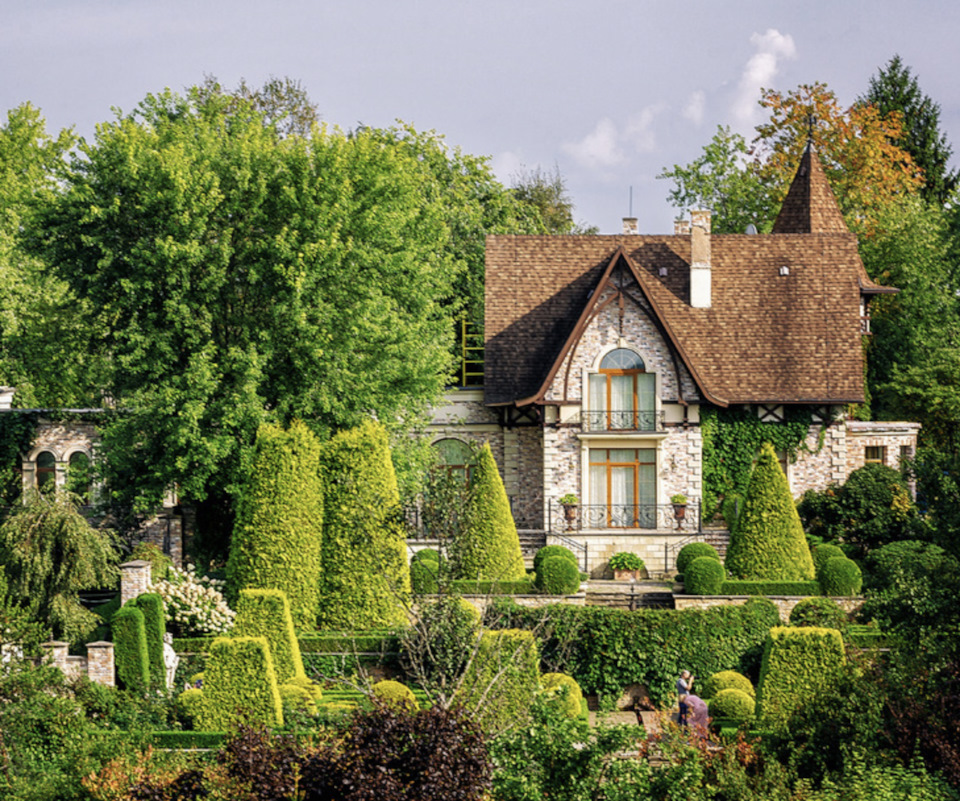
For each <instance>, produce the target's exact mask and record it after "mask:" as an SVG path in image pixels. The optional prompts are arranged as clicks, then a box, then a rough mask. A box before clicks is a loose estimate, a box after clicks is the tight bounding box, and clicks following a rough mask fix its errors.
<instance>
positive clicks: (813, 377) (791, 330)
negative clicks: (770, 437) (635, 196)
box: [485, 159, 886, 405]
mask: <svg viewBox="0 0 960 801" xmlns="http://www.w3.org/2000/svg"><path fill="white" fill-rule="evenodd" d="M808 161H809V163H810V164H816V170H809V171H808V172H815V171H817V170H818V171H819V173H820V175H821V176H822V169H820V168H819V163H818V162H819V160H818V159H808ZM825 180H826V179H825V177H824V181H825ZM797 181H800V182H801V183H804V184H806V185H807V186H808V187H809V186H811V185H813V186H816V184H817V182H818V179H816V178H813V179H809V178H808V177H807V176H801V175H799V174H798V178H797V180H795V183H797ZM827 190H828V191H829V186H827ZM791 193H793V189H791ZM816 194H817V193H816V192H814V193H813V195H812V196H814V197H815V196H816ZM788 199H789V196H788ZM785 205H786V204H785ZM834 205H835V202H834ZM838 213H839V212H838ZM827 216H828V215H825V214H820V215H819V216H818V215H814V216H813V218H814V219H818V220H820V222H817V223H816V224H817V225H825V224H826V222H825V220H826V219H827ZM781 217H784V215H783V214H781ZM778 222H780V220H779V219H778ZM840 222H841V223H842V218H841V220H840ZM711 251H712V284H713V287H712V305H711V307H710V308H706V309H695V308H692V307H691V306H690V305H689V273H690V237H689V236H623V235H618V236H559V237H558V236H491V237H488V239H487V261H486V266H487V296H486V332H485V333H486V352H485V359H486V364H485V398H486V402H487V403H489V404H510V403H517V402H518V401H520V402H539V401H541V400H542V398H543V396H544V393H545V392H546V388H547V382H548V379H549V378H550V377H551V376H552V374H553V372H555V370H556V368H557V367H558V366H559V363H560V361H561V360H562V358H563V356H564V354H565V352H566V350H567V349H568V348H569V347H570V346H571V345H572V336H571V335H572V334H573V332H574V329H575V326H576V325H577V322H578V320H579V319H581V318H584V319H585V316H586V314H587V313H588V310H589V308H590V306H591V304H592V303H593V302H594V300H595V299H597V298H599V292H597V290H598V289H600V286H601V282H602V280H603V277H604V275H605V273H609V271H610V269H611V267H612V265H613V264H614V262H616V261H618V260H622V262H623V263H626V264H627V266H628V267H629V268H630V271H631V272H632V274H633V275H634V278H635V279H636V283H637V285H638V287H639V290H640V291H641V292H642V294H643V295H644V296H645V297H646V299H647V300H648V301H649V302H650V304H651V306H652V308H653V310H654V312H655V314H656V315H657V317H658V318H659V320H660V322H661V324H662V327H663V331H664V333H665V335H666V338H667V340H668V341H669V342H670V344H671V347H672V348H673V349H674V351H675V353H676V355H677V356H678V357H679V359H680V360H681V361H682V362H683V363H685V364H686V366H687V368H688V369H689V370H690V372H691V375H692V376H693V377H694V380H695V381H696V383H697V384H698V386H699V388H700V391H701V393H702V394H703V396H704V398H705V399H706V400H708V401H711V402H713V403H716V404H718V405H726V404H734V403H850V402H859V401H862V400H863V396H864V395H863V353H862V347H861V342H860V308H859V304H860V295H861V293H862V292H871V291H873V292H876V291H884V290H886V288H884V287H879V286H878V285H876V284H874V283H873V282H872V281H870V280H869V278H868V277H867V275H866V271H865V270H864V268H863V264H862V262H861V261H860V257H859V254H858V252H857V240H856V237H855V236H854V235H853V234H851V233H850V232H849V231H848V230H847V229H846V226H844V229H843V231H819V232H804V233H789V232H786V231H781V232H779V233H777V234H769V235H754V236H750V235H742V234H727V235H716V236H712V237H711ZM664 267H665V268H666V276H665V277H663V278H661V268H664ZM781 267H788V268H789V271H788V274H787V275H781V269H780V268H781Z"/></svg>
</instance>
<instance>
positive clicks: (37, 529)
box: [0, 491, 120, 642]
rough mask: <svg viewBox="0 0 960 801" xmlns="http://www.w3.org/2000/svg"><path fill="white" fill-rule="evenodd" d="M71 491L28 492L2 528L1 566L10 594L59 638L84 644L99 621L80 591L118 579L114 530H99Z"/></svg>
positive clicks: (114, 582)
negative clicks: (84, 603)
mask: <svg viewBox="0 0 960 801" xmlns="http://www.w3.org/2000/svg"><path fill="white" fill-rule="evenodd" d="M78 502H79V499H78V498H77V497H76V496H74V495H70V494H69V493H67V492H53V493H42V494H41V493H39V492H35V491H31V492H29V493H28V494H27V495H26V496H25V498H24V503H23V505H21V506H16V507H14V509H13V510H12V511H11V513H10V515H9V517H7V519H6V520H5V521H4V522H3V524H2V525H0V566H2V567H3V570H4V572H5V573H6V577H7V582H8V584H9V595H10V597H11V598H12V599H14V600H16V601H17V602H18V603H19V604H20V605H21V606H23V607H25V608H29V609H31V611H33V613H34V614H35V615H36V617H37V618H38V619H39V620H40V621H41V622H42V623H44V624H45V625H46V626H47V627H49V628H50V629H51V630H52V632H53V636H54V637H55V638H57V639H62V640H67V641H70V642H78V641H80V640H81V639H82V638H83V637H84V636H85V635H86V634H88V633H90V632H91V631H93V629H94V628H96V626H97V623H98V622H99V618H97V616H96V615H94V614H93V613H92V612H89V611H87V610H86V609H84V607H83V606H82V605H81V604H80V598H79V592H80V591H81V590H90V589H100V588H103V587H113V586H115V585H116V583H117V581H118V580H119V577H120V574H119V571H118V570H117V561H118V556H119V554H118V552H117V550H116V549H115V547H114V535H113V532H111V531H108V530H104V529H97V528H94V527H93V526H91V525H90V523H89V521H88V520H87V519H86V518H85V517H84V516H83V515H82V514H80V512H79V510H78Z"/></svg>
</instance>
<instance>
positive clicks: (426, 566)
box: [410, 559, 440, 595]
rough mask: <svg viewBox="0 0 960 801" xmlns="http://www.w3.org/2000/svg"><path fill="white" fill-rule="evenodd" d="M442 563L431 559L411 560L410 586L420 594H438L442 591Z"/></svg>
mask: <svg viewBox="0 0 960 801" xmlns="http://www.w3.org/2000/svg"><path fill="white" fill-rule="evenodd" d="M439 578H440V563H439V562H433V561H431V560H429V559H415V560H413V561H412V562H410V586H411V588H412V589H413V591H414V592H415V593H417V594H418V595H436V594H437V593H438V592H440V582H439Z"/></svg>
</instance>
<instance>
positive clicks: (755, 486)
mask: <svg viewBox="0 0 960 801" xmlns="http://www.w3.org/2000/svg"><path fill="white" fill-rule="evenodd" d="M724 564H725V565H726V568H727V570H728V571H729V572H730V574H731V575H733V576H736V577H737V578H740V579H747V580H752V581H761V580H766V581H804V580H811V579H813V577H814V569H813V559H812V558H811V556H810V547H809V546H808V545H807V538H806V536H805V535H804V533H803V526H802V525H801V524H800V517H799V515H798V514H797V507H796V504H794V501H793V496H792V495H791V494H790V486H789V485H788V484H787V477H786V476H785V475H784V474H783V470H782V469H781V468H780V463H779V462H778V461H777V455H776V453H775V452H774V450H773V446H772V445H771V444H770V443H766V444H764V446H763V448H762V449H761V450H760V456H759V458H758V459H757V465H756V467H754V469H753V474H752V475H751V476H750V484H749V486H748V487H747V495H746V498H745V499H744V506H743V511H742V512H741V514H740V519H739V520H738V522H737V528H736V531H734V532H733V534H732V535H731V536H730V545H729V546H728V548H727V557H726V560H725V562H724Z"/></svg>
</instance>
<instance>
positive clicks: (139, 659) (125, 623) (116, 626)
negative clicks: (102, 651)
mask: <svg viewBox="0 0 960 801" xmlns="http://www.w3.org/2000/svg"><path fill="white" fill-rule="evenodd" d="M112 626H113V650H114V661H115V664H116V666H117V678H119V679H120V684H121V686H122V687H126V688H127V689H129V690H134V691H137V692H143V691H144V690H146V689H147V688H148V687H149V686H150V653H149V650H148V647H147V630H146V626H145V624H144V619H143V612H142V611H141V610H140V609H139V608H137V607H136V606H135V605H134V604H133V603H129V602H128V603H127V604H126V605H124V606H123V607H121V608H120V609H118V610H117V612H116V614H114V616H113V623H112Z"/></svg>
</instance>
